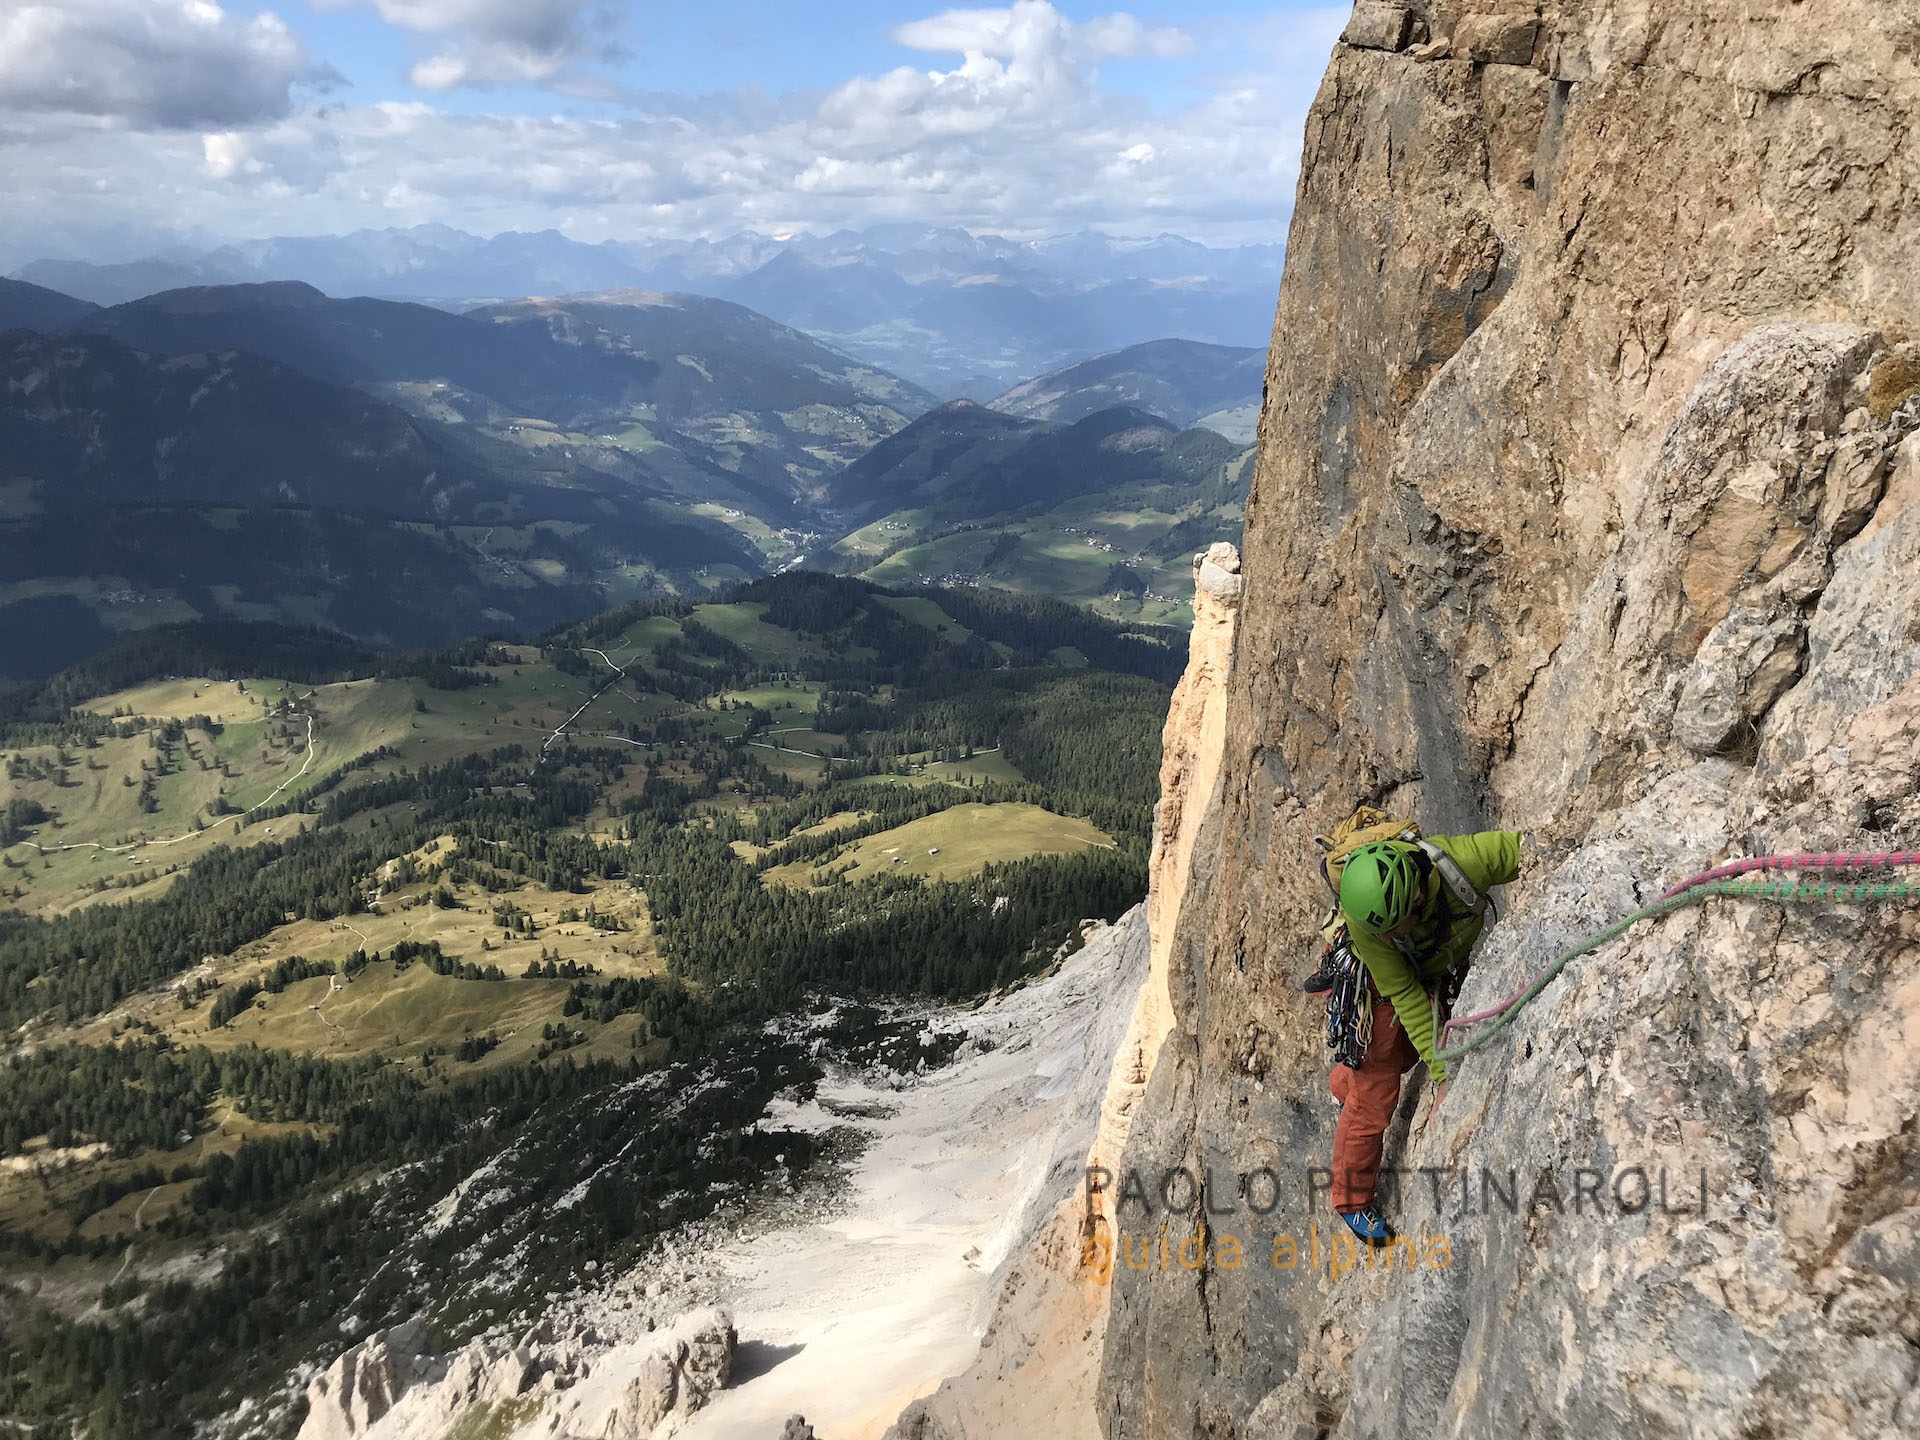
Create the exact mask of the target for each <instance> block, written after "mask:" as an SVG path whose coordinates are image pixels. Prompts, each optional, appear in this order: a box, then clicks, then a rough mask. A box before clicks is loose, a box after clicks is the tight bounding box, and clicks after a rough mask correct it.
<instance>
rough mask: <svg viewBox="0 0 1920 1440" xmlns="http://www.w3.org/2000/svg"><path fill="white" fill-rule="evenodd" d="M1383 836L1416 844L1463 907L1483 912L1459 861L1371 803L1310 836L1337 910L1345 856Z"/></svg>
mask: <svg viewBox="0 0 1920 1440" xmlns="http://www.w3.org/2000/svg"><path fill="white" fill-rule="evenodd" d="M1383 840H1398V841H1399V842H1401V843H1402V844H1404V845H1413V846H1417V847H1418V848H1419V850H1420V852H1421V854H1423V855H1425V856H1426V857H1427V859H1428V861H1429V862H1431V864H1432V866H1433V868H1434V869H1435V870H1436V871H1438V872H1439V874H1440V879H1441V881H1442V883H1444V884H1445V885H1446V887H1447V889H1448V890H1449V891H1450V892H1452V894H1453V898H1454V900H1455V901H1457V902H1458V903H1459V905H1460V907H1461V908H1462V909H1464V910H1466V911H1467V912H1468V913H1469V914H1472V915H1484V914H1485V913H1486V910H1487V897H1486V896H1485V895H1482V894H1481V893H1480V892H1479V891H1478V890H1477V889H1475V888H1474V884H1473V882H1472V881H1471V880H1469V879H1467V872H1466V871H1464V870H1462V869H1461V868H1460V864H1459V862H1458V861H1456V860H1455V859H1454V858H1453V857H1452V856H1451V855H1449V854H1447V852H1446V851H1444V850H1442V849H1441V848H1440V847H1439V846H1438V845H1436V844H1434V843H1433V842H1432V841H1431V840H1427V839H1423V838H1422V837H1421V834H1420V827H1419V825H1418V824H1416V823H1415V822H1414V821H1412V820H1399V819H1395V818H1394V817H1392V816H1390V815H1388V814H1387V812H1386V811H1384V810H1376V809H1374V807H1373V806H1371V805H1361V806H1359V807H1358V808H1356V809H1355V810H1354V812H1353V814H1351V815H1349V816H1348V817H1347V818H1346V819H1345V820H1343V821H1341V822H1340V824H1339V825H1338V826H1337V827H1336V828H1335V830H1334V832H1333V834H1331V835H1316V836H1314V837H1313V843H1314V844H1316V845H1318V846H1319V847H1320V849H1321V851H1322V852H1323V853H1322V854H1321V856H1320V878H1321V879H1323V880H1325V881H1326V882H1327V888H1328V889H1329V890H1331V891H1332V892H1333V903H1334V906H1335V908H1336V910H1337V909H1338V907H1339V904H1340V875H1341V872H1342V871H1344V870H1345V869H1346V868H1347V857H1348V856H1350V855H1352V854H1353V852H1354V851H1356V850H1358V849H1359V848H1360V847H1361V846H1363V845H1374V844H1378V843H1379V842H1381V841H1383Z"/></svg>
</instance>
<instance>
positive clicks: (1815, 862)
mask: <svg viewBox="0 0 1920 1440" xmlns="http://www.w3.org/2000/svg"><path fill="white" fill-rule="evenodd" d="M1916 865H1920V851H1916V850H1887V851H1882V852H1879V853H1877V854H1842V853H1838V852H1832V851H1825V852H1821V853H1818V854H1807V855H1758V856H1753V857H1750V858H1748V859H1744V860H1733V861H1729V862H1728V863H1726V864H1724V865H1718V866H1715V867H1714V868H1713V869H1711V870H1703V871H1701V872H1700V873H1699V874H1698V875H1694V876H1691V877H1689V878H1688V879H1686V880H1683V881H1681V882H1680V883H1679V884H1678V885H1675V886H1673V887H1672V888H1671V889H1668V890H1666V891H1664V892H1662V894H1661V896H1660V898H1659V899H1657V900H1655V901H1654V902H1653V903H1652V904H1651V905H1647V906H1643V907H1642V908H1641V909H1638V910H1636V911H1634V912H1633V913H1632V914H1631V915H1627V916H1623V917H1622V918H1621V919H1619V920H1616V921H1615V922H1614V923H1613V924H1611V925H1609V926H1608V927H1607V928H1606V929H1605V930H1602V931H1600V932H1599V933H1598V934H1597V935H1590V936H1588V937H1587V938H1586V939H1585V940H1582V941H1581V942H1580V943H1579V944H1577V945H1574V946H1571V947H1569V948H1568V949H1566V950H1563V951H1561V952H1560V954H1559V955H1557V956H1556V957H1554V960H1553V962H1552V963H1551V964H1550V965H1548V966H1547V967H1546V968H1545V969H1544V970H1542V971H1541V972H1540V973H1539V974H1538V975H1536V976H1535V977H1534V978H1533V980H1532V982H1531V983H1530V984H1528V985H1527V986H1526V987H1525V988H1524V989H1521V990H1517V991H1515V992H1514V993H1513V994H1512V995H1509V996H1508V997H1507V998H1506V999H1504V1000H1502V1001H1501V1002H1500V1003H1499V1004H1498V1005H1495V1006H1493V1007H1492V1008H1490V1009H1487V1010H1481V1011H1478V1012H1477V1013H1475V1014H1472V1015H1462V1016H1460V1017H1458V1018H1457V1019H1453V1020H1449V1021H1447V1022H1446V1024H1445V1026H1444V1027H1443V1028H1442V1030H1441V1033H1440V1043H1441V1045H1442V1046H1443V1047H1444V1048H1442V1049H1441V1050H1440V1051H1439V1059H1440V1060H1441V1061H1442V1062H1444V1063H1447V1064H1451V1063H1452V1062H1454V1061H1455V1060H1458V1059H1460V1058H1461V1057H1463V1056H1466V1055H1471V1054H1472V1053H1473V1052H1474V1051H1476V1050H1479V1049H1483V1048H1484V1047H1485V1046H1486V1045H1487V1044H1489V1043H1490V1042H1491V1041H1492V1040H1493V1038H1494V1037H1495V1036H1496V1035H1498V1034H1499V1033H1500V1032H1501V1031H1502V1030H1504V1029H1506V1028H1507V1026H1509V1025H1511V1024H1512V1023H1513V1021H1514V1019H1515V1017H1516V1016H1518V1015H1519V1014H1520V1012H1521V1011H1522V1010H1524V1009H1526V1007H1527V1005H1528V1004H1529V1003H1531V1002H1532V1000H1533V998H1534V997H1535V996H1537V995H1538V994H1539V993H1540V992H1541V991H1542V990H1544V989H1546V988H1547V986H1549V985H1550V984H1552V983H1553V981H1554V980H1555V979H1556V978H1557V977H1558V976H1559V974H1560V972H1561V971H1563V970H1565V969H1566V968H1567V966H1568V965H1570V964H1572V963H1573V962H1574V961H1575V960H1577V959H1578V958H1579V957H1580V956H1582V955H1585V954H1587V953H1589V952H1590V951H1594V950H1598V949H1599V948H1600V947H1601V946H1602V945H1605V944H1606V943H1607V942H1608V941H1610V940H1617V939H1618V938H1619V937H1620V936H1622V935H1624V934H1626V932H1627V931H1629V930H1631V929H1632V928H1633V927H1634V926H1635V925H1638V924H1639V923H1640V922H1641V921H1642V920H1655V919H1659V918H1660V917H1662V916H1665V915H1671V914H1672V913H1673V912H1674V911H1676V910H1683V909H1685V908H1687V907H1688V906H1690V905H1698V904H1700V903H1701V902H1702V901H1704V900H1709V899H1711V898H1712V897H1713V896H1715V895H1727V896H1733V897H1736V898H1743V899H1753V900H1772V901H1775V902H1777V903H1781V904H1789V903H1795V902H1800V901H1815V900H1824V901H1841V902H1846V901H1865V900H1908V899H1913V898H1914V897H1916V896H1920V884H1914V883H1910V882H1903V881H1892V880H1884V881H1857V882H1849V883H1830V882H1822V881H1793V880H1784V879H1782V880H1765V879H1760V880H1742V879H1739V878H1737V877H1739V876H1742V875H1748V874H1751V873H1753V872H1754V871H1769V870H1894V869H1904V868H1907V867H1910V866H1916ZM1488 1021H1491V1022H1493V1023H1491V1024H1489V1025H1487V1028H1486V1029H1484V1030H1482V1031H1481V1032H1480V1033H1479V1034H1477V1035H1473V1036H1469V1037H1467V1038H1466V1039H1463V1040H1462V1041H1461V1042H1460V1043H1459V1044H1457V1045H1453V1046H1450V1047H1448V1046H1447V1043H1446V1042H1447V1037H1448V1036H1449V1035H1451V1034H1452V1033H1453V1032H1454V1031H1455V1030H1464V1029H1466V1028H1467V1027H1469V1026H1473V1025H1480V1024H1484V1023H1486V1022H1488Z"/></svg>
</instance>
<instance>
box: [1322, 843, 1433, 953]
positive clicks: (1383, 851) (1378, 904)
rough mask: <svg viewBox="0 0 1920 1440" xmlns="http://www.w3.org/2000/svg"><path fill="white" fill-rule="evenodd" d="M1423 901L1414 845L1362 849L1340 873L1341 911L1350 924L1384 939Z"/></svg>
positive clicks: (1393, 844)
mask: <svg viewBox="0 0 1920 1440" xmlns="http://www.w3.org/2000/svg"><path fill="white" fill-rule="evenodd" d="M1419 900H1420V865H1419V862H1418V861H1416V860H1415V859H1414V858H1413V847H1412V846H1411V845H1401V844H1397V843H1396V842H1394V841H1392V840H1381V841H1377V842H1375V843H1374V844H1372V845H1362V846H1361V847H1360V848H1359V849H1358V850H1356V851H1354V852H1353V854H1351V855H1349V856H1348V857H1347V863H1346V865H1345V867H1344V868H1343V869H1342V870H1341V871H1340V909H1341V912H1342V913H1343V914H1344V915H1345V916H1346V917H1347V923H1348V924H1349V925H1352V926H1354V927H1355V928H1356V929H1360V930H1364V931H1365V932H1366V933H1367V934H1369V935H1382V934H1385V933H1386V932H1387V931H1389V930H1391V929H1393V927H1394V926H1396V925H1398V924H1399V923H1400V922H1401V921H1403V920H1405V919H1406V918H1407V916H1409V915H1411V914H1412V913H1413V907H1414V906H1415V905H1416V904H1418V903H1419Z"/></svg>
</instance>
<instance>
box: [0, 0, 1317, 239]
mask: <svg viewBox="0 0 1920 1440" xmlns="http://www.w3.org/2000/svg"><path fill="white" fill-rule="evenodd" d="M0 3H4V0H0ZM379 3H381V4H382V6H383V9H390V10H392V11H393V13H394V14H396V15H398V14H400V13H402V10H403V8H404V9H405V11H406V13H408V14H412V15H415V16H416V18H417V19H418V20H419V21H420V22H421V23H423V24H424V23H425V22H426V21H427V20H429V19H433V20H435V21H436V22H438V23H441V24H446V25H452V24H456V23H459V24H465V25H468V26H474V25H478V24H479V23H480V19H478V18H476V17H481V18H484V16H483V12H484V13H486V14H491V13H493V11H495V10H496V9H499V8H502V7H496V6H492V5H488V4H486V3H483V0H379ZM563 8H564V7H563ZM578 11H579V7H573V13H578ZM1332 14H1333V12H1328V15H1329V16H1332ZM1344 19H1345V11H1344V10H1342V11H1341V12H1339V14H1338V16H1337V17H1335V18H1327V17H1323V16H1318V15H1316V16H1315V17H1313V18H1312V19H1311V20H1310V21H1309V22H1307V23H1305V25H1304V26H1303V27H1302V26H1296V27H1291V28H1289V27H1281V26H1273V25H1269V26H1268V27H1266V28H1265V29H1263V30H1262V31H1261V32H1260V34H1259V37H1258V40H1259V43H1257V44H1256V43H1251V42H1250V41H1249V40H1248V36H1247V33H1246V32H1237V33H1233V34H1226V33H1216V32H1212V31H1210V30H1208V29H1207V28H1205V27H1203V26H1200V25H1197V24H1190V25H1188V27H1187V28H1188V30H1189V31H1190V32H1191V34H1192V37H1193V38H1192V42H1191V43H1192V44H1193V45H1194V46H1195V47H1196V56H1197V59H1196V60H1193V61H1189V62H1185V63H1186V64H1187V66H1188V69H1187V70H1185V71H1183V72H1182V73H1183V74H1185V75H1188V76H1189V78H1190V80H1191V79H1193V78H1194V77H1197V79H1198V83H1199V84H1200V85H1201V86H1202V88H1203V90H1204V92H1205V93H1204V95H1203V98H1201V99H1199V100H1198V101H1195V102H1193V103H1189V104H1184V105H1181V106H1178V107H1175V108H1166V109H1156V108H1154V107H1153V106H1150V105H1149V104H1147V103H1146V102H1145V101H1142V100H1139V99H1137V98H1131V97H1127V96H1124V95H1118V94H1114V93H1112V92H1111V91H1109V90H1108V89H1106V88H1105V87H1103V86H1102V84H1101V83H1100V71H1101V68H1102V66H1103V65H1104V64H1105V63H1107V61H1109V60H1111V59H1113V58H1114V57H1115V56H1117V55H1120V54H1147V53H1150V52H1151V49H1152V47H1154V46H1161V47H1165V46H1170V45H1174V44H1176V43H1179V44H1185V43H1188V42H1187V41H1186V40H1185V39H1182V40H1180V41H1178V42H1176V41H1174V40H1172V39H1170V38H1168V37H1167V35H1166V34H1165V33H1164V32H1158V31H1152V30H1148V29H1146V28H1145V27H1138V26H1137V25H1136V22H1133V21H1131V20H1130V19H1126V18H1125V17H1119V16H1109V17H1106V18H1105V19H1103V20H1090V21H1084V22H1080V23H1078V24H1076V23H1074V22H1071V21H1069V20H1067V19H1065V18H1064V17H1062V16H1061V15H1060V14H1059V13H1058V12H1057V11H1055V10H1053V8H1052V7H1051V6H1050V5H1046V4H1044V3H1038V0H1023V3H1021V4H1017V5H1013V6H1009V7H1005V8H1002V9H998V10H991V11H950V12H947V13H946V14H943V15H939V16H935V17H933V18H931V19H928V20H925V21H919V22H915V23H914V25H911V26H907V27H903V31H904V32H905V33H907V34H908V35H910V36H911V39H912V44H913V45H914V46H915V47H916V48H923V49H924V50H925V51H926V53H927V54H928V55H929V57H930V58H929V63H927V64H926V65H924V66H921V67H915V66H906V67H901V68H899V69H896V70H894V71H891V72H888V73H886V74H880V75H870V76H862V77H857V78H855V79H852V80H849V81H848V82H847V83H846V84H844V85H842V86H840V87H838V88H837V89H835V90H833V91H830V92H829V93H827V94H826V95H824V96H805V95H792V96H784V97H778V98H774V99H769V98H768V97H766V96H764V95H758V94H743V95H740V96H738V97H714V96H704V97H699V98H692V97H684V98H683V97H674V96H660V95H655V96H648V97H644V101H635V102H634V103H633V104H632V105H630V106H629V107H627V108H625V109H624V110H608V111H607V112H605V116H606V118H598V119H595V118H583V117H581V116H578V115H565V114H547V115H500V114H496V115H475V114H456V113H452V112H450V111H448V110H445V109H442V108H440V107H439V106H438V105H436V104H427V103H415V104H399V103H384V104H358V105H327V106H323V107H320V108H309V109H304V110H300V111H296V112H295V113H292V114H290V115H288V116H286V118H284V119H282V120H280V121H278V122H277V123H271V124H267V125H264V126H260V125H256V126H252V127H251V128H249V127H248V126H247V125H244V124H242V123H239V122H228V121H219V122H215V123H207V124H204V125H203V127H202V128H203V129H204V130H205V131H207V132H208V135H209V137H210V138H208V139H204V140H203V139H202V138H201V137H200V136H199V135H191V136H188V135H166V134H148V135H135V134H124V133H122V134H108V133H103V132H102V131H101V129H100V127H99V126H97V125H91V126H90V125H82V124H75V123H73V122H71V121H67V122H63V123H54V122H51V121H47V120H44V119H42V120H40V121H34V122H32V123H30V124H22V125H12V124H9V123H8V117H7V115H6V114H5V112H4V111H0V155H4V159H3V160H0V165H4V166H5V168H6V169H7V171H8V174H9V179H10V181H11V182H12V183H11V185H10V189H11V190H12V192H13V193H12V196H11V199H12V203H13V207H14V211H15V219H14V220H13V221H12V222H10V224H9V227H8V228H10V229H12V230H14V231H15V232H16V233H20V234H24V233H45V232H46V230H47V227H51V226H54V225H62V224H63V225H66V226H69V227H88V226H93V227H98V226H100V225H103V224H106V223H109V222H113V223H127V224H147V225H164V224H174V225H183V226H184V225H187V224H198V225H201V226H204V227H206V228H207V229H208V230H213V231H218V232H224V233H228V234H234V235H271V234H283V235H284V234H311V233H320V232H339V231H344V230H350V229H354V228H356V227H359V226H372V227H380V226H386V225H410V224H415V223H419V222H424V221H442V222H445V223H448V224H453V225H457V226H460V227H462V228H465V229H468V230H473V231H480V232H487V233H491V232H493V231H498V230H506V229H527V230H534V229H542V228H546V227H549V226H563V227H564V228H565V229H566V231H567V233H569V234H571V235H573V236H574V237H575V238H578V239H583V240H588V241H596V240H601V239H623V240H637V239H645V238H647V237H649V236H694V235H708V236H718V235H726V234H732V233H735V232H737V231H740V230H743V229H757V230H761V231H766V232H770V233H771V232H781V231H787V232H792V231H816V232H821V231H829V230H833V229H837V228H840V227H842V226H861V225H867V224H872V223H876V222H879V221H887V220H907V221H913V222H917V223H926V224H942V225H959V226H964V227H967V228H971V229H975V230H981V231H994V232H1000V233H1007V234H1016V235H1044V234H1054V233H1060V232H1063V231H1070V230H1078V229H1102V230H1108V231H1113V232H1121V233H1135V234H1137V233H1143V232H1144V233H1155V232H1158V231H1160V230H1172V231H1177V232H1180V233H1184V234H1188V235H1192V236H1195V237H1196V238H1203V239H1211V240H1217V241H1221V242H1235V241H1242V240H1256V239H1265V240H1277V239H1279V238H1280V237H1281V234H1282V232H1283V231H1284V228H1285V223H1286V218H1287V216H1288V215H1289V214H1290V212H1291V208H1292V201H1293V189H1294V182H1295V178H1296V170H1297V164H1298V158H1299V152H1300V140H1301V130H1302V122H1303V120H1304V117H1305V113H1306V108H1307V105H1308V102H1309V101H1310V100H1311V98H1312V93H1313V88H1314V86H1315V84H1316V83H1317V81H1318V78H1319V74H1320V71H1321V69H1322V68H1323V67H1324V65H1325V63H1326V56H1327V53H1328V51H1329V49H1330V48H1331V45H1332V41H1333V36H1334V34H1336V33H1337V31H1338V28H1339V23H1340V22H1342V21H1344ZM471 33H475V34H477V33H479V32H478V31H473V32H471ZM1155 36H1158V37H1159V38H1153V37H1155ZM947 45H958V46H959V47H960V48H957V49H951V50H949V49H946V48H943V47H945V46H947ZM969 46H971V47H972V48H968V47H969ZM949 56H951V57H953V58H952V59H949V58H948V57H949ZM1210 57H1217V60H1214V61H1213V62H1212V63H1217V64H1219V65H1220V67H1221V69H1220V71H1219V73H1214V74H1207V73H1205V71H1204V70H1203V69H1201V68H1200V67H1203V66H1205V65H1207V64H1208V63H1210ZM1228 65H1230V66H1231V67H1232V68H1231V70H1230V71H1229V70H1227V69H1226V68H1225V67H1226V66H1228Z"/></svg>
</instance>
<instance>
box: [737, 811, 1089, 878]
mask: <svg viewBox="0 0 1920 1440" xmlns="http://www.w3.org/2000/svg"><path fill="white" fill-rule="evenodd" d="M1096 845H1099V846H1106V847H1108V848H1111V847H1112V845H1113V840H1112V837H1110V836H1109V835H1107V834H1106V832H1105V831H1103V830H1101V829H1100V828H1099V827H1098V826H1096V825H1094V824H1093V823H1092V822H1091V821H1087V820H1081V819H1077V818H1075V817H1072V816H1067V815H1056V814H1054V813H1053V812H1052V811H1051V810H1042V809H1041V808H1040V807H1039V806H1038V805H1020V804H1006V805H956V806H954V807H953V808H952V809H951V810H942V811H941V812H940V813H939V814H938V815H928V816H924V817H923V818H921V819H919V820H911V821H908V822H907V823H906V824H905V825H896V826H894V828H893V829H891V830H883V831H881V832H880V833H879V834H878V835H869V836H867V837H866V838H865V839H864V840H857V841H855V842H854V843H853V844H851V845H849V846H848V847H846V849H844V850H841V851H839V852H837V853H836V854H834V855H833V856H832V857H831V858H822V859H819V860H812V861H795V862H794V863H793V864H790V865H777V866H775V867H774V868H773V869H771V870H768V871H767V872H766V873H765V875H764V877H763V878H764V879H765V881H766V883H768V884H770V885H800V886H805V885H809V884H811V883H812V882H813V878H814V875H815V872H821V873H824V872H826V871H828V870H834V871H844V872H845V873H846V877H847V879H849V880H852V881H859V880H871V879H873V878H874V877H875V876H877V875H913V876H918V877H922V878H931V879H936V880H958V879H960V878H962V877H964V876H967V875H974V874H977V873H979V871H980V870H981V868H982V867H983V866H985V865H988V864H990V863H992V862H994V861H999V860H1025V859H1028V858H1030V857H1032V856H1035V855H1074V854H1077V853H1079V852H1080V851H1082V850H1086V849H1090V848H1092V847H1093V846H1096Z"/></svg>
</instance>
